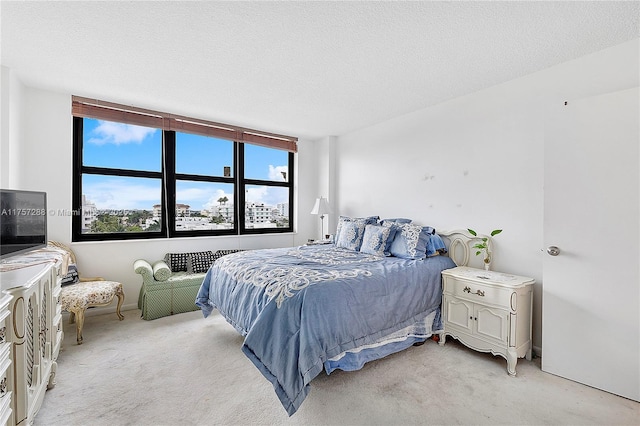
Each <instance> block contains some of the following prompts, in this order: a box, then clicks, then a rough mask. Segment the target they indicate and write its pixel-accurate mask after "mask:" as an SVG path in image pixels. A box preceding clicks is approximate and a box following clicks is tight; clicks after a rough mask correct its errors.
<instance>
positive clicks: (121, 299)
mask: <svg viewBox="0 0 640 426" xmlns="http://www.w3.org/2000/svg"><path fill="white" fill-rule="evenodd" d="M116 296H118V306H117V307H116V314H117V315H118V318H119V319H120V321H122V320H123V319H124V315H122V314H121V313H120V307H121V306H122V302H124V293H122V292H118V293H116Z"/></svg>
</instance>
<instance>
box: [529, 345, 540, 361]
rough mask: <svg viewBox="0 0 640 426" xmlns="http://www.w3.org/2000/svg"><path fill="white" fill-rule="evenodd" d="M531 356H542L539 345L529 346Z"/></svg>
mask: <svg viewBox="0 0 640 426" xmlns="http://www.w3.org/2000/svg"><path fill="white" fill-rule="evenodd" d="M531 350H532V352H533V356H534V357H536V358H542V348H541V347H540V346H533V347H532V348H531Z"/></svg>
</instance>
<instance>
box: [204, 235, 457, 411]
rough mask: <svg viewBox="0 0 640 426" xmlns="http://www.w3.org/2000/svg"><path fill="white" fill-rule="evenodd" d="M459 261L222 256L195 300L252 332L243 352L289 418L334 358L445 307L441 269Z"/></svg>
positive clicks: (328, 253) (348, 255)
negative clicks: (313, 380)
mask: <svg viewBox="0 0 640 426" xmlns="http://www.w3.org/2000/svg"><path fill="white" fill-rule="evenodd" d="M454 266H455V264H454V263H453V261H451V259H449V258H448V257H443V256H436V257H432V258H428V259H425V260H406V259H400V258H396V257H386V258H382V257H378V256H372V255H368V254H364V253H360V252H355V251H352V250H346V249H341V248H336V247H335V246H333V245H325V246H301V247H294V248H280V249H265V250H250V251H243V252H239V253H235V254H230V255H227V256H224V257H222V258H220V259H218V260H217V261H216V262H215V264H214V265H213V266H212V267H211V268H210V269H209V271H208V272H207V275H206V277H205V279H204V281H203V283H202V286H201V287H200V290H199V292H198V296H197V298H196V304H197V305H198V306H200V308H202V312H203V314H204V316H205V317H207V316H209V315H210V314H211V312H212V311H213V309H218V311H219V312H220V314H221V315H223V316H224V317H225V318H226V320H227V321H228V322H229V323H230V324H232V325H233V326H234V327H235V328H236V329H237V330H238V331H239V332H240V333H241V334H242V335H243V336H245V340H244V343H243V346H242V351H243V352H244V353H245V355H246V356H247V357H249V359H251V361H252V362H253V363H254V364H255V365H256V367H258V369H259V370H260V371H261V372H262V374H263V375H264V376H265V377H266V378H267V379H268V380H269V381H270V382H271V383H272V384H273V386H274V388H275V391H276V394H277V395H278V398H279V399H280V401H281V403H282V405H283V406H284V408H285V409H286V410H287V413H289V415H292V414H293V413H295V412H296V410H297V409H298V408H299V407H300V404H302V401H303V400H304V399H305V397H306V396H307V394H308V393H309V383H310V382H311V380H312V379H313V378H314V377H316V376H317V375H318V374H319V373H320V372H321V371H322V369H323V364H324V362H325V361H326V360H327V359H329V358H331V357H334V356H336V355H338V354H340V353H342V352H344V351H347V350H349V349H353V348H356V347H359V346H362V345H365V344H370V343H373V342H375V341H376V340H377V339H379V338H380V337H382V336H386V335H388V334H390V333H392V332H394V331H397V330H399V329H402V328H404V327H406V326H408V325H410V324H412V323H414V322H416V321H418V320H421V319H424V317H425V316H426V315H428V314H429V313H431V312H432V311H434V310H436V309H438V308H439V307H440V301H441V276H440V272H441V271H442V270H443V269H447V268H452V267H454ZM436 327H437V325H436ZM436 329H437V328H436Z"/></svg>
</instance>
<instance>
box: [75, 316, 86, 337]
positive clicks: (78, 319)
mask: <svg viewBox="0 0 640 426" xmlns="http://www.w3.org/2000/svg"><path fill="white" fill-rule="evenodd" d="M84 311H85V310H84V309H79V310H78V311H77V312H75V314H76V341H77V342H78V344H79V345H81V344H82V327H84Z"/></svg>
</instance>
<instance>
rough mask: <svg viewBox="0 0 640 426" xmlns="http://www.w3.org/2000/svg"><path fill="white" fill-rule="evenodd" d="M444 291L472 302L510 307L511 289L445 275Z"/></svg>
mask: <svg viewBox="0 0 640 426" xmlns="http://www.w3.org/2000/svg"><path fill="white" fill-rule="evenodd" d="M444 292H445V293H448V294H451V295H453V296H455V297H457V298H459V299H464V300H469V301H471V302H476V303H482V304H489V305H495V306H500V307H503V308H505V309H509V307H510V305H511V294H512V293H513V291H512V290H511V289H506V288H501V287H495V286H491V285H483V284H481V283H477V282H471V281H466V280H463V279H460V278H455V277H448V276H445V277H444Z"/></svg>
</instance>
